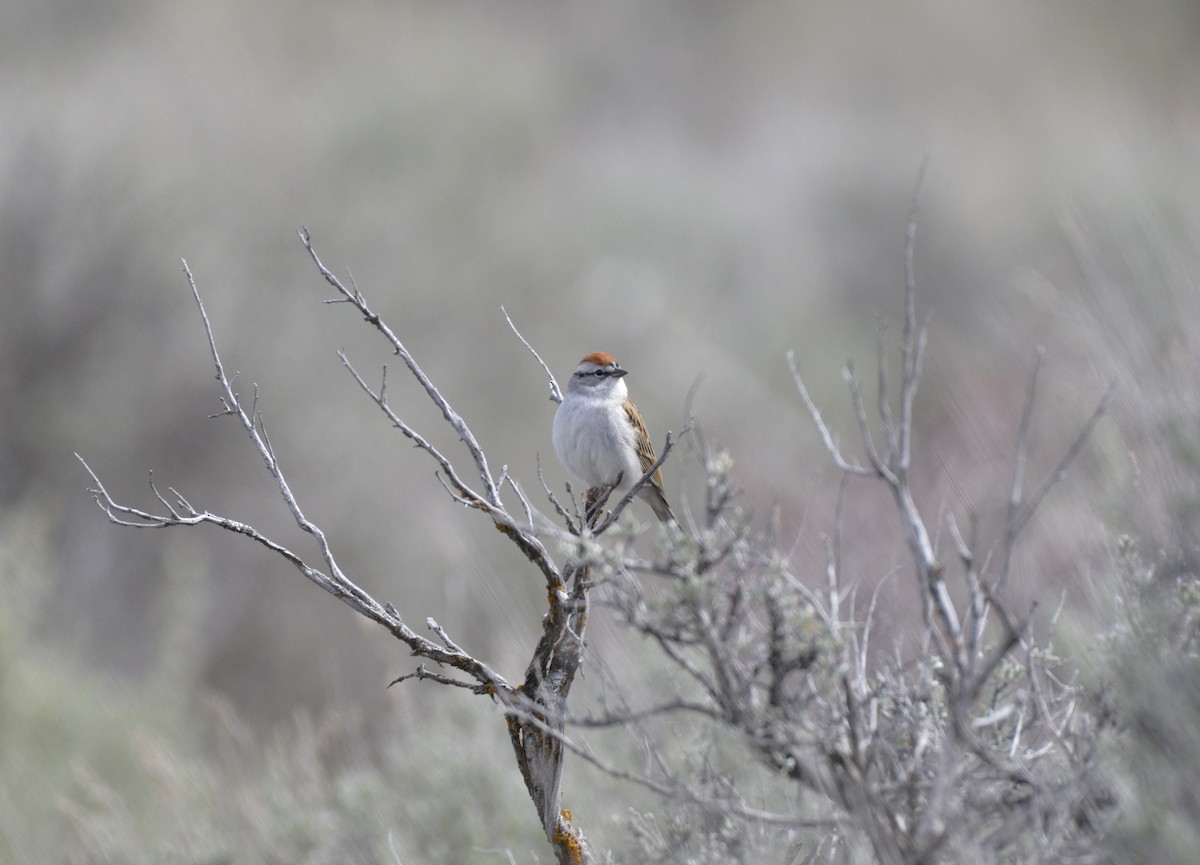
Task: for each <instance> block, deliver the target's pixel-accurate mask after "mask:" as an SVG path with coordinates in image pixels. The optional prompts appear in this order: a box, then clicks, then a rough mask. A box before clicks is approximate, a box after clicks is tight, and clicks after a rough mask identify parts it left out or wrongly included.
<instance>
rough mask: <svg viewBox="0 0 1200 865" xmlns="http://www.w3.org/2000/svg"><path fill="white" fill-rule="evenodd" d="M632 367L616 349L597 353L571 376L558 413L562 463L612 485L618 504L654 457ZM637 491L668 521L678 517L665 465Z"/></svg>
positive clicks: (592, 482) (590, 480)
mask: <svg viewBox="0 0 1200 865" xmlns="http://www.w3.org/2000/svg"><path fill="white" fill-rule="evenodd" d="M628 372H629V371H628V370H626V369H623V368H622V367H621V365H620V364H619V363H617V359H616V358H615V357H613V356H612V355H611V354H606V353H605V352H602V351H596V352H592V353H591V354H589V355H588V356H587V357H585V358H584V359H583V360H581V361H580V362H579V366H578V367H576V369H575V372H574V373H573V374H572V375H571V381H570V382H569V383H568V384H567V393H566V396H564V397H563V401H562V403H561V404H560V405H559V407H558V411H557V412H556V413H555V415H554V452H555V453H556V454H558V459H559V462H561V463H562V464H563V466H565V467H566V469H567V471H569V472H570V473H571V474H573V475H575V476H576V477H577V478H579V479H580V480H581V481H583V482H584V483H585V484H587V485H588V486H589V487H591V488H612V493H611V497H610V501H612V502H614V503H615V502H617V501H618V500H619V499H620V497H621V496H622V495H624V494H625V493H626V492H627V491H628V490H629V488H630V487H631V486H633V485H634V484H635V483H637V482H638V481H639V480H641V478H642V475H644V474H645V473H646V471H647V470H648V469H649V468H650V466H652V465H654V461H655V456H654V445H652V444H651V443H650V436H649V435H648V434H647V433H646V424H645V423H643V422H642V416H641V414H639V413H638V410H637V406H635V405H634V404H633V402H632V401H631V400H630V399H629V390H628V389H627V388H626V387H625V375H626V373H628ZM618 479H619V483H618ZM638 496H639V497H641V498H642V499H645V501H646V502H647V503H648V504H649V505H650V507H651V508H653V509H654V513H655V515H656V516H657V517H658V518H659V519H660V520H662V521H663V522H664V523H665V522H667V521H674V519H675V514H673V513H672V512H671V506H670V505H669V504H667V497H666V495H665V493H664V492H663V479H662V471H661V470H658V471H655V472H654V474H653V475H651V476H650V480H649V481H647V482H646V484H645V485H644V486H643V487H642V488H641V490H639V491H638Z"/></svg>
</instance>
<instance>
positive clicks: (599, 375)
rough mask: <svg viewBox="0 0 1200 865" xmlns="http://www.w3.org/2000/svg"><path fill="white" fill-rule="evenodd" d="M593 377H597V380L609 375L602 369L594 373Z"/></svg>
mask: <svg viewBox="0 0 1200 865" xmlns="http://www.w3.org/2000/svg"><path fill="white" fill-rule="evenodd" d="M592 375H594V376H596V377H597V378H602V377H604V376H605V375H607V373H606V372H605V371H604V370H602V369H598V370H596V371H595V372H593V373H592Z"/></svg>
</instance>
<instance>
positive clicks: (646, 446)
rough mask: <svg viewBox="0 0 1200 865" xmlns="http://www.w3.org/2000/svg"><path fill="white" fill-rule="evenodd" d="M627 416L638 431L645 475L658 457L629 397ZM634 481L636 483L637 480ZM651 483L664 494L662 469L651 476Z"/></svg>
mask: <svg viewBox="0 0 1200 865" xmlns="http://www.w3.org/2000/svg"><path fill="white" fill-rule="evenodd" d="M625 414H626V415H627V416H628V417H629V422H630V423H631V424H633V428H634V429H635V430H637V452H638V458H639V459H640V460H641V461H642V474H645V473H646V472H647V471H648V470H649V469H650V466H652V465H654V461H655V460H656V459H658V457H656V456H655V455H654V445H653V444H651V442H650V434H649V433H647V432H646V424H645V423H643V422H642V415H641V413H640V412H639V411H638V410H637V406H635V405H634V404H633V400H631V399H629V398H628V397H626V399H625ZM634 480H635V481H636V480H637V478H634ZM650 483H652V484H654V486H655V487H657V488H658V491H659V493H662V492H663V476H662V469H656V470H655V472H654V474H653V475H651V476H650Z"/></svg>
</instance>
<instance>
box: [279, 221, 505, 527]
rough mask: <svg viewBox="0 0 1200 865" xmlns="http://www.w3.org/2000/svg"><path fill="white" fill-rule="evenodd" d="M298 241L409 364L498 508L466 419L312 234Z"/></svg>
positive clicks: (304, 233)
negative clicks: (332, 265)
mask: <svg viewBox="0 0 1200 865" xmlns="http://www.w3.org/2000/svg"><path fill="white" fill-rule="evenodd" d="M300 240H301V241H302V242H303V243H304V248H305V249H307V250H308V254H309V256H310V257H311V258H312V260H313V263H314V264H316V265H317V269H318V270H319V271H320V272H321V275H322V276H323V277H325V281H326V282H328V283H329V284H330V285H332V286H333V287H334V288H335V289H336V290H337V291H338V292H339V293H340V294H341V295H342V297H343V298H344V299H345V300H347V301H349V302H350V303H351V304H353V305H354V306H355V307H356V308H357V309H358V311H359V312H361V313H362V314H363V317H364V318H365V319H366V320H367V322H369V323H370V324H371V325H372V326H374V327H375V329H376V330H378V331H379V332H380V333H381V334H383V336H384V338H385V339H387V341H388V342H389V343H391V345H392V349H393V351H394V352H395V353H396V354H397V355H398V356H399V357H400V359H401V360H403V361H404V365H405V366H407V367H408V371H409V372H411V373H412V375H413V378H415V379H416V380H417V381H418V382H420V384H421V387H423V388H424V389H425V393H427V394H428V395H429V398H430V399H431V400H433V404H434V405H436V406H437V407H438V408H439V409H440V410H441V412H442V417H443V418H445V420H446V423H448V424H450V426H451V427H452V428H453V429H454V431H455V432H456V433H458V436H459V438H461V439H462V441H463V444H464V445H466V448H467V451H468V452H469V453H470V454H471V458H472V459H473V460H474V461H475V468H476V469H477V470H478V471H479V478H480V480H481V481H483V487H484V496H483V498H484V499H485V500H486V501H487V503H488V504H489V505H492V506H493V507H499V506H500V491H499V490H498V489H497V488H496V483H495V481H494V480H493V479H492V473H491V471H490V470H489V469H488V465H487V457H486V456H485V455H484V453H483V448H481V447H480V446H479V442H477V441H476V440H475V436H474V434H473V433H472V432H471V429H470V427H468V426H467V423H466V421H464V420H463V419H462V417H460V416H459V414H458V412H456V411H455V410H454V409H453V407H452V406H451V405H450V402H449V401H448V400H447V399H446V398H445V397H444V396H442V394H441V391H439V390H438V389H437V387H436V386H434V384H433V381H432V380H431V379H430V378H429V376H427V375H426V374H425V371H424V370H423V369H421V367H420V366H419V365H418V364H417V362H416V360H415V359H414V358H413V356H412V355H411V354H409V352H408V349H406V348H405V347H404V344H403V343H402V342H400V339H399V337H397V336H396V334H395V333H393V332H392V329H391V328H390V327H388V326H387V324H386V323H385V322H384V321H383V319H381V318H380V317H379V316H378V315H376V314H375V313H374V312H373V311H372V310H371V308H370V307H368V306H367V302H366V299H365V298H364V297H363V295H362V292H360V291H359V290H358V288H357V287H355V288H354V289H353V290H351V289H348V288H346V286H344V285H343V284H342V282H341V280H339V279H338V278H337V277H336V276H335V275H334V274H333V273H332V272H331V271H330V270H329V268H327V267H326V266H325V265H324V263H323V262H322V261H321V259H320V257H319V256H318V255H317V251H316V250H315V249H314V248H313V245H312V237H311V236H310V235H309V233H308V230H307V229H304V228H302V229H300Z"/></svg>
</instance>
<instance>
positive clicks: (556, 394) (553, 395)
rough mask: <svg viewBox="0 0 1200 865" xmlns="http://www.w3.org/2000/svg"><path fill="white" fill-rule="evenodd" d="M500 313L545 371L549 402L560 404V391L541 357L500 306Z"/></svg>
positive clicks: (561, 399)
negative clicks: (548, 383) (548, 388)
mask: <svg viewBox="0 0 1200 865" xmlns="http://www.w3.org/2000/svg"><path fill="white" fill-rule="evenodd" d="M500 311H501V312H502V313H504V319H505V321H507V322H508V326H509V327H511V328H512V332H513V333H515V334H516V335H517V339H519V340H521V342H522V343H523V344H524V345H525V347H526V348H527V349H529V352H530V353H531V354H532V355H533V356H534V358H535V359H536V360H537V362H538V363H540V364H541V365H542V369H543V370H545V371H546V377H547V378H549V379H550V401H551V402H554V403H561V402H562V401H563V397H562V391H561V390H559V389H558V382H557V381H555V380H554V373H552V372H550V367H548V366H546V362H545V361H544V360H542V356H541V355H540V354H538V353H537V350H536V349H534V347H533V346H532V345H530V344H529V341H528V340H526V339H525V337H523V336H521V331H519V330H517V326H516V325H515V324H513V320H512V319H511V318H509V315H508V310H506V309H505V308H504V307H503V306H501V307H500Z"/></svg>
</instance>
